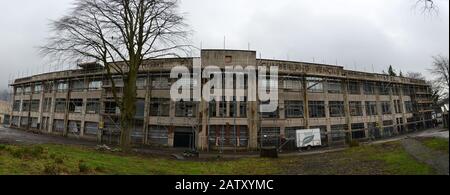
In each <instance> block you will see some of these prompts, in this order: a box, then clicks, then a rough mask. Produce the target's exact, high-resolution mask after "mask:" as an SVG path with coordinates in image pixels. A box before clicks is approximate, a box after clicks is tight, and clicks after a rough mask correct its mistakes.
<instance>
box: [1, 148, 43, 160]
mask: <svg viewBox="0 0 450 195" xmlns="http://www.w3.org/2000/svg"><path fill="white" fill-rule="evenodd" d="M10 153H11V155H12V156H13V157H15V158H21V159H30V158H37V159H41V158H45V157H46V155H47V153H48V151H47V149H46V148H44V147H42V146H33V147H22V148H16V149H13V148H11V149H10Z"/></svg>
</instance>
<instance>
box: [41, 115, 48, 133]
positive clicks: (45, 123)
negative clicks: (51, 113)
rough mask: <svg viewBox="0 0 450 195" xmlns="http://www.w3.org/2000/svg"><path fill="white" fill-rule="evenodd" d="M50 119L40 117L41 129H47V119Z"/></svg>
mask: <svg viewBox="0 0 450 195" xmlns="http://www.w3.org/2000/svg"><path fill="white" fill-rule="evenodd" d="M49 120H50V118H49V117H43V118H42V123H41V124H42V130H45V131H47V130H48V121H49Z"/></svg>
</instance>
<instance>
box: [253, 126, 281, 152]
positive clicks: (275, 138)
mask: <svg viewBox="0 0 450 195" xmlns="http://www.w3.org/2000/svg"><path fill="white" fill-rule="evenodd" d="M258 137H259V144H260V145H261V146H262V147H267V146H276V147H278V146H280V142H281V140H280V138H281V136H280V128H279V127H263V128H261V130H260V131H259V132H258Z"/></svg>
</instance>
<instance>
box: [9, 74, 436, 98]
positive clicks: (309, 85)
mask: <svg viewBox="0 0 450 195" xmlns="http://www.w3.org/2000/svg"><path fill="white" fill-rule="evenodd" d="M243 78H244V79H242V80H239V81H241V82H240V83H237V81H238V79H237V78H236V77H234V78H233V82H232V83H227V81H226V80H225V78H222V88H229V87H231V86H232V88H237V86H239V88H242V89H247V88H248V87H249V86H248V85H249V81H248V78H247V77H246V76H244V77H243ZM113 81H114V82H113ZM113 81H111V80H106V79H87V80H84V79H81V80H80V79H77V80H71V81H67V80H56V81H46V82H37V83H33V84H28V85H22V86H16V87H15V88H14V92H15V94H17V95H20V94H30V93H41V92H52V91H59V92H64V91H67V90H69V89H70V90H72V91H83V90H101V89H102V87H103V86H109V87H112V86H113V84H114V86H115V87H119V88H120V87H123V86H124V85H125V84H124V82H123V80H122V79H121V78H114V79H113ZM148 81H150V82H151V88H152V89H170V86H171V85H172V84H173V83H174V82H179V83H185V84H190V85H191V87H197V86H198V82H197V80H196V79H192V78H191V79H180V80H178V79H170V78H169V77H168V76H152V77H139V78H138V79H137V80H136V86H137V88H138V89H146V87H147V86H148V85H149V82H148ZM305 82H306V83H305ZM251 83H253V82H251ZM254 83H258V82H254ZM259 87H260V88H268V87H272V88H273V87H279V88H281V89H285V90H291V91H303V90H304V89H305V87H306V89H307V91H308V92H309V93H332V94H342V93H344V92H345V91H347V93H348V94H356V95H358V94H365V95H376V94H379V95H389V94H391V93H392V94H393V95H400V94H402V93H403V94H404V95H411V94H419V95H420V94H423V95H424V96H427V94H430V92H431V89H430V88H429V87H427V86H414V85H401V84H392V83H382V82H371V81H344V80H339V79H329V78H320V77H306V78H303V77H280V78H279V79H278V83H277V82H274V81H270V80H267V81H264V82H262V85H259Z"/></svg>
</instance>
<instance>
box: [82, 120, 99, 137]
mask: <svg viewBox="0 0 450 195" xmlns="http://www.w3.org/2000/svg"><path fill="white" fill-rule="evenodd" d="M97 133H98V123H93V122H85V123H84V134H85V135H97Z"/></svg>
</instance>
